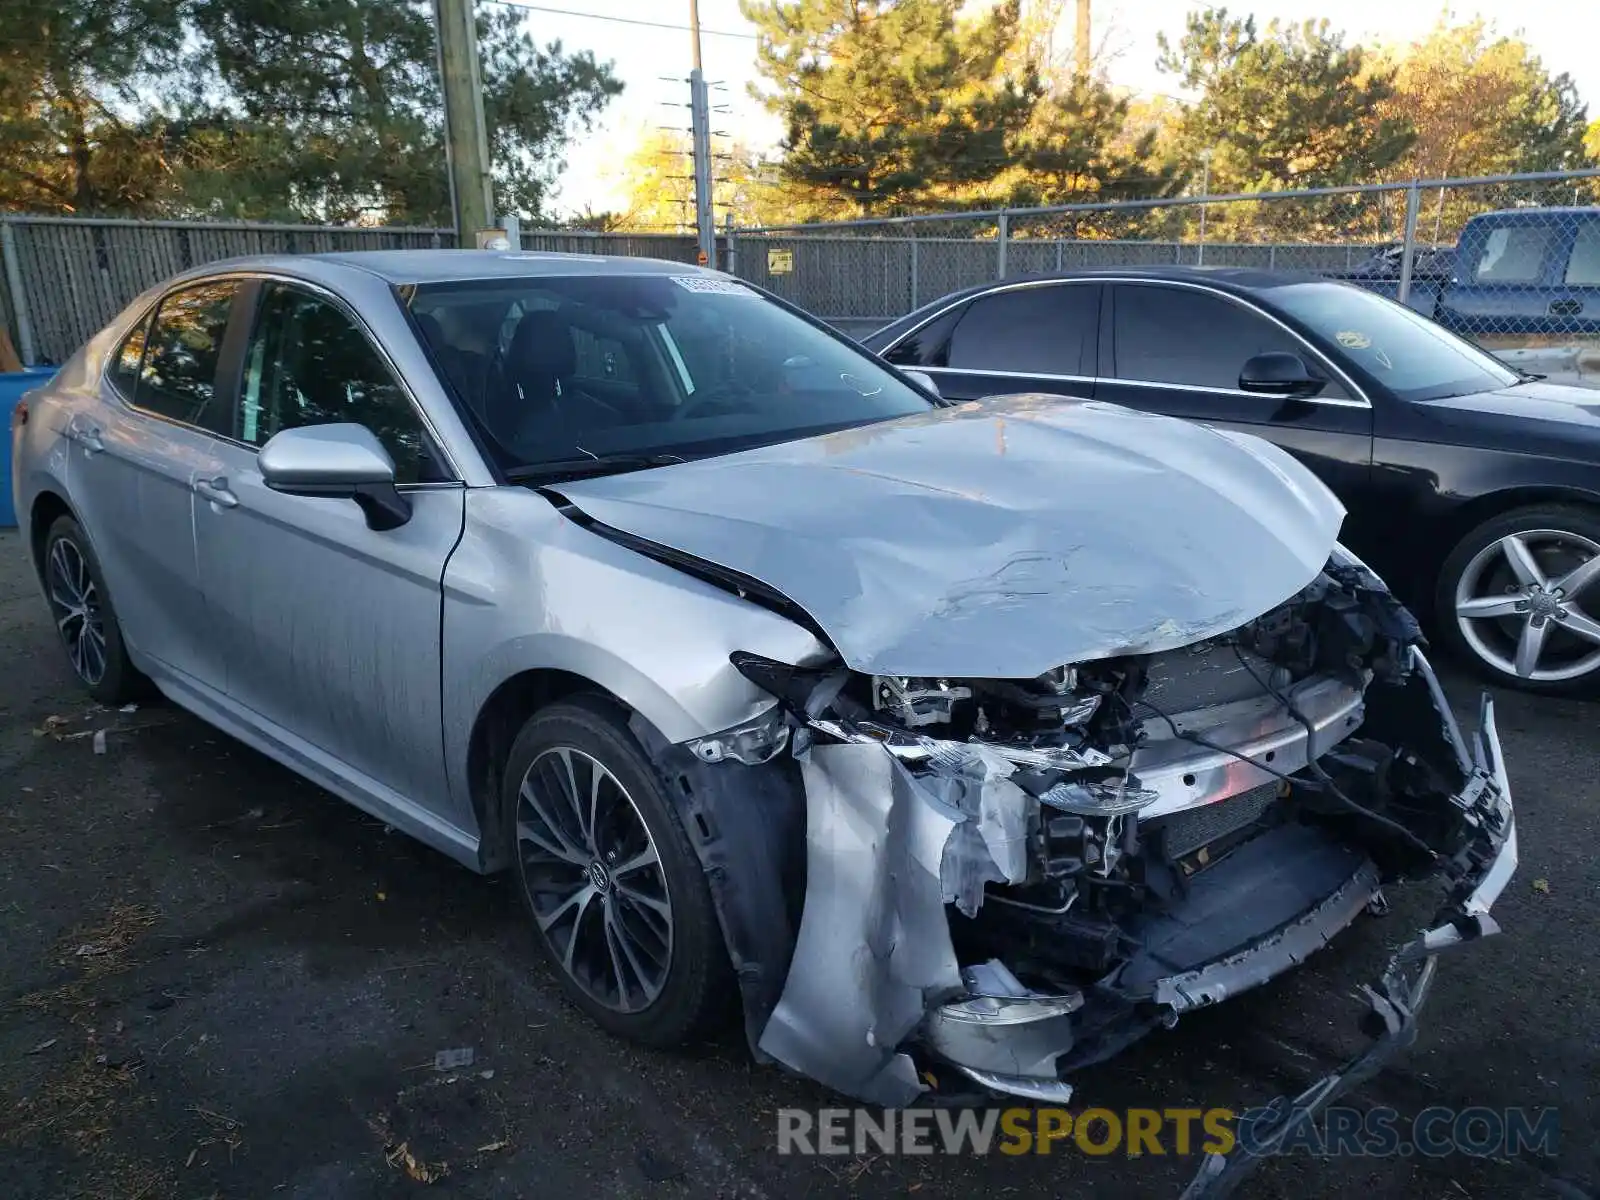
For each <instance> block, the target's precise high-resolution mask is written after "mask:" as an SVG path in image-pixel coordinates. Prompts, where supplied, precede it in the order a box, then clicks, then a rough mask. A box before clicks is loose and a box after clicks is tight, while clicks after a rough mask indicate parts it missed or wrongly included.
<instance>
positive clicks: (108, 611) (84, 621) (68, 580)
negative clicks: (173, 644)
mask: <svg viewBox="0 0 1600 1200" xmlns="http://www.w3.org/2000/svg"><path fill="white" fill-rule="evenodd" d="M41 570H42V574H43V577H44V591H45V596H46V598H48V600H49V601H50V612H51V615H52V616H54V617H55V621H56V631H57V632H58V633H59V634H60V635H61V642H62V645H63V646H65V647H66V651H67V658H68V659H69V660H70V661H71V663H72V669H73V671H75V672H76V673H77V676H78V678H79V679H80V680H82V682H83V684H84V686H85V687H87V688H88V689H89V694H90V695H91V696H93V697H94V698H95V699H96V700H98V701H100V703H102V704H121V703H124V702H125V701H128V700H132V699H134V698H136V697H137V696H139V695H140V694H141V693H142V692H143V691H144V682H145V681H144V677H143V676H142V675H140V674H139V672H138V670H137V668H135V667H134V665H133V663H132V662H130V661H129V660H128V652H127V649H126V648H125V647H124V645H123V641H122V628H121V626H119V625H118V624H117V614H116V610H115V609H113V608H112V606H111V597H110V595H109V594H108V593H107V592H106V585H105V580H104V578H103V577H102V576H101V574H100V564H99V562H97V561H96V560H95V557H94V551H93V550H92V549H90V547H89V539H88V538H86V537H84V535H83V530H82V529H81V528H80V527H79V525H78V523H77V522H76V521H74V520H73V519H72V518H71V517H58V518H56V521H55V523H54V524H52V525H51V526H50V529H49V531H48V532H47V533H46V534H45V538H44V554H43V556H42V562H41Z"/></svg>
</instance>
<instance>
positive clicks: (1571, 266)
mask: <svg viewBox="0 0 1600 1200" xmlns="http://www.w3.org/2000/svg"><path fill="white" fill-rule="evenodd" d="M1566 282H1567V283H1568V284H1569V285H1570V286H1572V287H1600V221H1585V222H1584V223H1583V224H1582V225H1580V226H1579V227H1578V236H1577V237H1576V238H1575V239H1574V240H1573V243H1572V256H1571V257H1570V258H1568V259H1567V274H1566Z"/></svg>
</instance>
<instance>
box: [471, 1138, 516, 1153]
mask: <svg viewBox="0 0 1600 1200" xmlns="http://www.w3.org/2000/svg"><path fill="white" fill-rule="evenodd" d="M509 1145H511V1143H510V1142H508V1141H506V1140H505V1139H504V1138H501V1139H500V1140H499V1141H498V1142H486V1143H484V1144H483V1145H482V1146H479V1147H478V1148H477V1149H476V1150H474V1151H473V1153H474V1154H489V1153H491V1152H493V1151H495V1150H504V1149H505V1148H506V1147H507V1146H509Z"/></svg>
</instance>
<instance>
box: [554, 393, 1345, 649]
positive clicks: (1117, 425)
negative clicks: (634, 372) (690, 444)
mask: <svg viewBox="0 0 1600 1200" xmlns="http://www.w3.org/2000/svg"><path fill="white" fill-rule="evenodd" d="M552 490H556V491H559V492H560V493H561V494H562V495H564V496H566V497H567V498H568V499H569V500H571V501H572V502H573V503H574V504H575V505H576V506H577V507H578V508H579V509H581V510H582V511H583V512H585V513H587V514H588V515H589V516H590V517H592V518H593V519H594V520H596V521H599V522H601V523H602V524H605V525H609V526H611V527H613V528H616V529H620V530H622V531H624V532H626V533H629V534H632V535H634V536H635V537H639V538H644V539H647V540H649V541H652V542H656V543H658V544H661V545H664V546H669V547H672V548H674V549H676V550H679V551H683V552H686V553H688V554H692V555H694V556H696V557H698V558H701V559H704V560H706V561H708V562H711V563H715V564H718V565H720V566H723V567H726V568H730V569H732V570H735V571H738V572H741V573H743V574H744V575H747V576H750V577H752V578H754V579H757V580H759V581H761V582H762V583H764V584H767V585H768V586H769V587H772V588H775V589H777V590H778V591H780V592H782V593H783V594H784V595H786V596H788V597H789V598H790V599H791V600H793V601H794V602H795V603H796V604H798V605H799V606H800V607H801V608H803V609H805V611H806V612H807V613H809V614H810V615H811V617H812V619H813V620H815V621H816V623H817V624H818V625H819V626H821V628H822V629H823V630H824V631H825V632H826V633H827V635H828V637H829V638H830V639H831V640H832V642H833V644H834V645H835V646H836V647H837V648H838V651H839V653H840V655H841V656H842V657H843V658H844V660H845V662H846V663H847V664H848V665H849V666H850V667H851V668H852V669H854V670H857V671H862V672H867V673H872V674H885V675H919V676H944V677H991V678H1029V677H1032V676H1035V675H1039V674H1042V673H1043V672H1045V671H1048V670H1050V669H1051V668H1053V667H1056V666H1060V665H1062V664H1065V663H1074V662H1082V661H1085V660H1088V659H1095V658H1107V657H1111V656H1114V655H1118V654H1127V653H1153V652H1156V651H1161V650H1170V649H1174V648H1176V647H1179V646H1183V645H1187V644H1189V643H1191V642H1195V641H1199V640H1200V639H1202V638H1206V637H1210V636H1213V635H1215V634H1218V633H1223V632H1226V631H1227V630H1229V629H1232V628H1234V627H1235V626H1237V625H1240V624H1243V623H1244V622H1245V621H1248V620H1249V619H1251V618H1252V617H1256V616H1259V615H1260V614H1261V613H1263V612H1266V611H1267V610H1269V609H1271V608H1273V607H1275V606H1276V605H1278V604H1280V603H1282V602H1283V601H1284V600H1286V599H1288V598H1289V597H1290V596H1292V595H1294V594H1295V592H1297V591H1299V590H1300V589H1301V588H1303V587H1304V586H1305V585H1306V584H1307V583H1309V582H1310V581H1311V580H1312V579H1314V578H1315V577H1316V575H1317V573H1318V572H1319V571H1320V570H1321V569H1322V567H1323V565H1324V564H1325V563H1326V562H1327V559H1328V556H1329V554H1330V553H1331V552H1332V550H1333V547H1334V543H1335V541H1336V539H1337V536H1338V532H1339V525H1340V523H1341V521H1342V520H1343V519H1344V508H1343V506H1341V505H1340V503H1339V501H1338V500H1337V499H1335V498H1334V496H1333V494H1332V493H1331V492H1329V491H1328V489H1327V488H1326V487H1325V486H1323V484H1322V483H1321V481H1320V480H1318V479H1317V478H1316V477H1315V476H1314V475H1312V474H1311V473H1310V472H1309V471H1307V470H1306V469H1305V468H1304V467H1302V466H1301V465H1300V464H1299V463H1297V462H1296V461H1295V460H1294V459H1293V458H1291V457H1289V456H1288V455H1287V454H1285V453H1284V452H1283V451H1281V450H1279V449H1278V448H1277V447H1275V446H1272V445H1270V444H1268V443H1266V442H1263V441H1261V440H1260V439H1258V438H1254V437H1249V436H1246V435H1242V434H1233V433H1224V432H1219V431H1215V430H1211V429H1207V428H1205V427H1203V426H1200V425H1195V424H1191V423H1189V422H1187V421H1179V420H1174V419H1171V418H1168V417H1158V416H1152V415H1149V414H1146V413H1140V412H1135V411H1133V410H1132V409H1126V408H1121V407H1119V406H1116V405H1111V404H1105V403H1098V402H1095V401H1074V400H1063V399H1062V398H1060V397H1056V396H1033V395H1030V396H1008V397H1002V398H999V399H992V400H985V401H979V402H976V403H971V404H964V405H960V406H957V407H952V408H943V409H936V410H932V411H930V412H928V413H926V414H919V415H917V416H913V417H904V418H900V419H898V420H893V421H887V422H883V423H880V424H875V425H870V426H865V427H862V428H859V429H850V430H844V431H842V432H838V433H831V434H826V435H823V436H820V437H813V438H806V439H803V440H800V441H794V442H785V443H782V444H780V445H774V446H764V447H761V448H759V449H755V450H748V451H743V452H741V453H737V454H730V455H726V456H723V457H719V458H709V459H703V460H700V461H697V462H689V463H684V464H681V465H673V466H669V467H662V468H658V469H654V470H648V471H640V472H634V473H629V474H623V475H612V476H604V477H601V478H596V479H586V480H577V481H573V482H569V483H562V484H559V485H557V486H556V487H555V488H554V489H552Z"/></svg>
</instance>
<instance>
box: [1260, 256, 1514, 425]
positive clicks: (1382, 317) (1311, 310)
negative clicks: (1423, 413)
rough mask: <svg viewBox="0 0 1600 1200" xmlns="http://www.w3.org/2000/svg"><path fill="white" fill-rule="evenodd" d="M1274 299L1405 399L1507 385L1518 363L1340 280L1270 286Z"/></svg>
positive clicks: (1462, 393)
mask: <svg viewBox="0 0 1600 1200" xmlns="http://www.w3.org/2000/svg"><path fill="white" fill-rule="evenodd" d="M1269 295H1270V299H1271V300H1272V301H1273V302H1275V303H1276V304H1277V306H1278V307H1279V308H1281V309H1282V310H1283V311H1284V313H1286V314H1287V315H1288V316H1291V317H1296V318H1298V319H1299V320H1300V321H1301V322H1302V323H1303V324H1305V325H1307V326H1309V327H1310V329H1311V332H1312V333H1314V334H1316V335H1317V336H1318V337H1320V338H1321V339H1322V340H1323V341H1324V343H1327V344H1328V348H1329V349H1330V350H1331V351H1333V352H1334V353H1335V354H1336V355H1338V356H1339V357H1340V358H1342V359H1344V360H1346V361H1348V362H1350V363H1352V364H1353V365H1354V366H1356V367H1359V368H1360V369H1361V370H1362V371H1365V372H1366V373H1367V374H1368V375H1370V376H1371V377H1372V378H1373V379H1374V380H1376V381H1377V382H1378V383H1381V384H1382V385H1383V386H1384V387H1386V388H1388V389H1389V390H1390V391H1391V392H1393V393H1394V394H1395V395H1396V396H1398V397H1399V398H1400V399H1402V400H1438V399H1442V398H1443V397H1445V396H1465V395H1468V394H1470V393H1472V392H1483V391H1488V390H1490V389H1492V388H1502V387H1507V386H1509V385H1510V384H1513V383H1516V382H1517V381H1518V379H1520V378H1521V376H1519V375H1518V374H1517V373H1516V372H1515V371H1513V370H1511V369H1510V368H1509V367H1507V366H1505V365H1504V364H1503V363H1501V362H1499V361H1498V360H1497V359H1495V358H1493V357H1492V356H1491V355H1489V354H1486V353H1484V352H1483V351H1482V350H1479V349H1478V348H1477V347H1476V346H1474V345H1472V344H1471V343H1469V342H1464V341H1462V340H1461V339H1460V338H1458V337H1456V336H1455V335H1454V334H1452V333H1448V332H1446V331H1445V330H1443V329H1441V328H1440V327H1439V326H1437V325H1435V324H1434V323H1433V322H1432V321H1430V320H1428V319H1427V318H1426V317H1424V316H1422V315H1421V314H1419V313H1416V312H1413V311H1412V310H1411V309H1409V308H1406V307H1405V306H1404V305H1401V304H1396V303H1395V302H1394V301H1392V300H1386V299H1384V298H1383V297H1382V296H1376V295H1374V294H1373V293H1371V292H1366V291H1362V290H1361V289H1360V288H1356V287H1350V286H1347V285H1344V284H1337V283H1294V284H1290V285H1288V286H1287V287H1278V288H1273V289H1272V291H1271V292H1270V294H1269Z"/></svg>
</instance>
